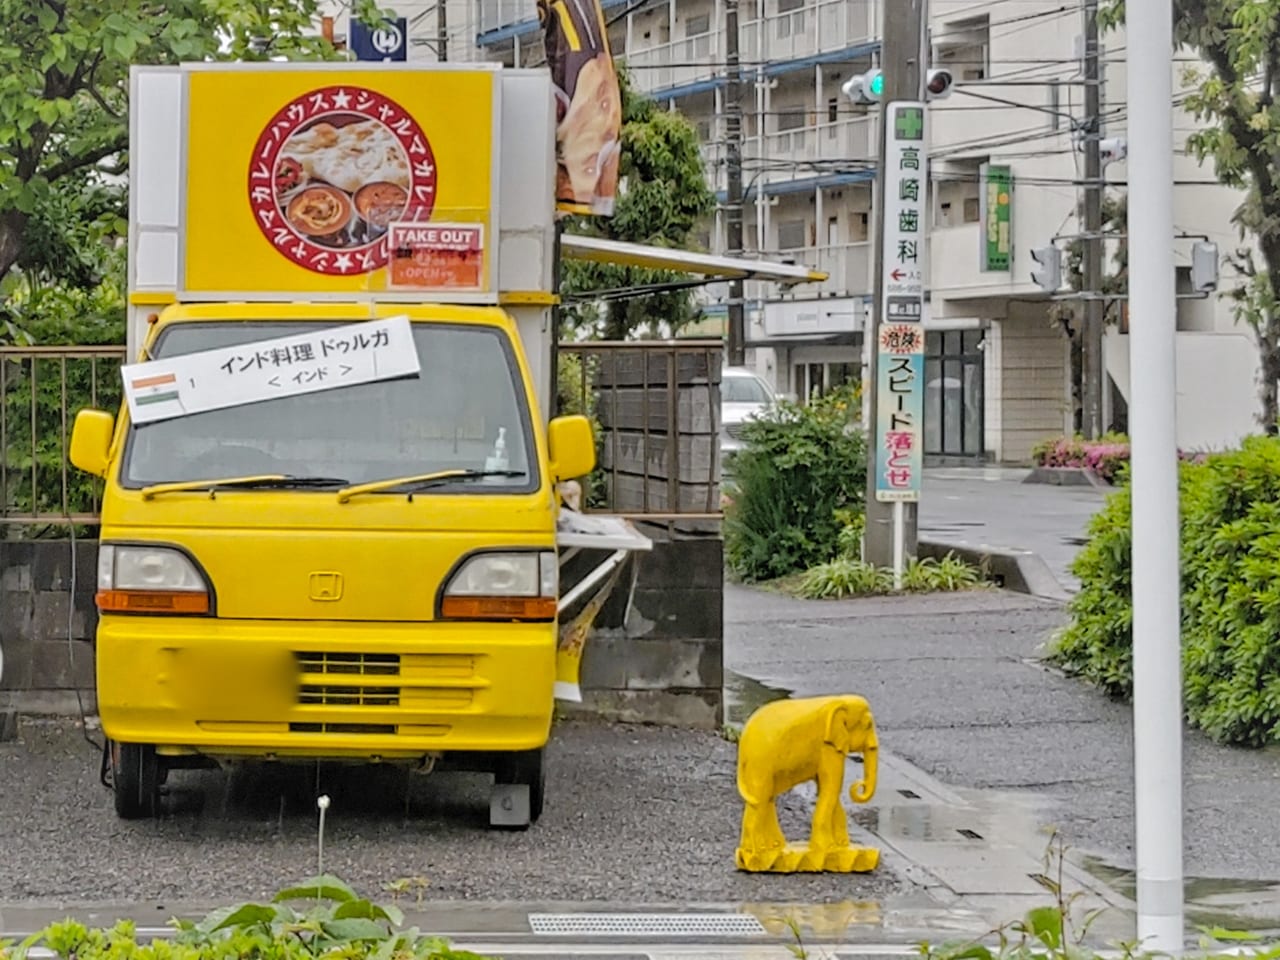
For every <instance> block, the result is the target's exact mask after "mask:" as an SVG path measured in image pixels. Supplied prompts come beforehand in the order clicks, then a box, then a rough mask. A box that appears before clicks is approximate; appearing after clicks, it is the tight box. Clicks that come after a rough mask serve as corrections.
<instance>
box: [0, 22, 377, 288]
mask: <svg viewBox="0 0 1280 960" xmlns="http://www.w3.org/2000/svg"><path fill="white" fill-rule="evenodd" d="M317 9H318V0H168V2H165V3H157V2H154V0H113V2H111V3H97V2H94V0H0V36H3V38H4V39H3V41H2V42H0V278H4V277H5V276H7V275H8V274H9V272H10V271H11V270H12V269H13V268H14V267H15V266H18V267H19V268H20V269H23V270H24V271H31V272H34V273H36V274H44V276H45V278H46V279H47V280H48V279H52V278H57V279H60V280H65V281H67V282H70V283H71V284H72V285H73V286H76V287H81V288H83V287H86V286H93V284H94V283H95V282H96V281H95V277H96V274H95V266H94V264H93V263H92V262H91V261H92V259H93V258H92V256H90V257H89V261H88V262H87V261H86V260H85V258H84V255H83V254H84V251H85V249H86V248H87V246H88V244H89V242H90V240H91V237H87V236H86V235H85V231H86V230H87V231H89V232H90V233H93V232H95V231H97V230H98V229H99V228H100V227H101V226H102V225H104V224H105V225H109V226H110V227H111V231H112V232H114V233H115V234H116V235H117V236H120V235H123V233H124V228H125V222H124V218H123V217H122V216H121V213H122V198H123V184H122V183H120V182H119V180H118V175H119V174H120V173H122V172H123V169H124V163H125V161H126V159H127V158H126V157H125V151H126V148H127V146H128V81H129V67H130V66H131V65H132V64H164V63H178V62H181V61H199V60H216V59H230V60H263V59H267V58H273V57H289V58H298V57H308V58H319V57H325V56H329V55H332V53H333V48H332V45H331V44H329V43H328V41H326V40H324V39H323V38H322V37H320V36H318V35H314V33H313V29H314V28H313V25H314V23H315V16H316V12H317ZM372 9H373V7H372V4H371V3H370V2H368V0H364V2H362V3H358V4H357V14H358V15H360V16H362V17H369V16H371V13H370V11H371V10H372ZM103 164H106V165H107V166H106V168H105V171H104V169H103V167H102V165H103ZM113 177H115V178H117V179H114V180H113Z"/></svg>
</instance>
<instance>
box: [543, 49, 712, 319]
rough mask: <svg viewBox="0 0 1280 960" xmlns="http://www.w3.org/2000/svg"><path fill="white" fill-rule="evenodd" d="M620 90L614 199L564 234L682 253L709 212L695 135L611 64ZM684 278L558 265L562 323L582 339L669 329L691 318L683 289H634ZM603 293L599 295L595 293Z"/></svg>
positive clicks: (687, 295)
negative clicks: (603, 213) (603, 211)
mask: <svg viewBox="0 0 1280 960" xmlns="http://www.w3.org/2000/svg"><path fill="white" fill-rule="evenodd" d="M619 82H620V84H621V87H622V158H621V163H620V166H619V178H620V187H621V185H625V186H624V187H621V189H620V190H619V194H620V195H619V197H618V199H617V203H616V204H615V207H614V213H613V216H612V217H575V218H572V219H571V220H570V221H569V222H567V223H566V224H565V229H566V232H567V233H574V234H584V235H588V236H596V237H604V238H606V239H609V240H624V241H628V242H631V243H645V244H653V245H655V246H664V247H673V248H684V249H688V247H689V243H690V237H691V236H692V234H693V232H694V231H695V230H696V229H697V228H698V226H699V225H700V224H701V223H702V222H703V220H704V219H705V218H706V217H707V216H708V215H709V214H710V213H711V212H712V211H713V210H714V209H715V195H714V194H713V193H712V192H711V190H710V188H708V186H707V181H706V174H705V171H704V169H703V163H702V154H701V152H700V150H699V148H698V133H697V130H696V129H695V128H694V126H693V124H692V123H690V122H689V121H688V120H687V119H686V118H685V117H684V116H683V115H682V114H680V113H676V112H672V111H670V110H666V109H663V108H662V107H660V106H658V104H656V103H654V101H652V100H650V99H649V98H648V97H646V96H644V95H643V94H641V93H637V92H636V91H635V90H634V89H633V87H632V86H631V83H630V82H629V78H628V76H627V73H626V70H625V69H624V68H623V67H622V66H621V65H619ZM686 279H688V278H686V277H684V276H682V275H681V274H677V273H671V272H668V271H664V270H650V269H645V268H641V267H622V266H617V265H614V264H600V263H589V262H566V263H565V264H564V265H563V272H562V274H561V294H562V296H563V297H564V298H565V301H566V303H567V304H568V306H566V308H565V310H564V311H563V316H564V319H565V324H566V326H567V327H569V328H570V330H573V331H576V332H577V333H579V334H580V335H581V334H585V335H593V334H594V335H598V336H601V337H603V338H604V339H606V340H623V339H626V338H628V337H630V336H632V335H634V334H636V333H638V332H649V333H656V332H658V331H659V330H661V329H664V328H665V329H668V330H670V331H672V332H676V331H679V330H680V329H681V328H682V327H685V326H687V325H688V324H689V323H690V322H691V321H693V320H694V319H695V318H696V316H697V313H696V310H695V308H694V304H693V299H692V296H691V294H690V292H689V290H688V289H675V290H666V291H662V292H652V293H641V292H636V293H623V292H624V291H641V290H644V289H645V288H648V287H653V286H656V285H661V284H670V283H673V282H675V283H679V282H681V281H682V280H686ZM602 293H603V294H604V295H603V296H601V294H602Z"/></svg>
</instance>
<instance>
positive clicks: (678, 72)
mask: <svg viewBox="0 0 1280 960" xmlns="http://www.w3.org/2000/svg"><path fill="white" fill-rule="evenodd" d="M723 49H724V37H723V34H722V32H720V31H716V30H711V31H708V32H707V33H700V34H696V35H695V36H692V37H683V38H681V39H679V40H672V41H671V42H670V43H661V44H658V45H657V46H652V47H639V46H638V45H633V46H632V48H631V49H629V50H628V51H627V53H626V58H625V59H626V63H627V66H628V67H629V68H630V70H631V76H632V78H633V79H634V81H635V84H636V87H637V89H639V90H642V91H644V92H646V93H648V92H650V91H653V90H666V89H669V88H671V87H680V86H684V85H685V84H689V83H696V82H698V81H699V80H708V79H710V78H711V77H713V76H715V75H716V74H717V73H718V72H719V71H720V70H722V69H723V68H724V63H723V59H724V56H723V53H722V51H723Z"/></svg>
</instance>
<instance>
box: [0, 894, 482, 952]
mask: <svg viewBox="0 0 1280 960" xmlns="http://www.w3.org/2000/svg"><path fill="white" fill-rule="evenodd" d="M300 902H306V903H309V904H311V906H310V907H309V908H307V909H305V910H303V909H298V908H296V907H294V906H290V904H291V903H297V904H299V905H301V904H300ZM403 922H404V917H403V915H402V914H401V913H400V910H399V909H398V908H397V907H395V906H394V905H392V904H385V905H381V906H380V905H378V904H376V903H372V902H370V901H369V900H365V899H363V898H361V897H359V896H358V895H357V894H356V893H355V892H354V891H353V890H352V889H351V888H350V887H348V886H347V885H346V884H345V883H343V882H342V881H341V880H339V879H338V878H336V877H329V876H322V877H312V878H311V879H309V880H305V881H303V883H301V884H300V885H299V886H298V887H296V888H294V889H291V890H282V891H281V892H280V893H278V894H276V896H275V899H274V900H273V901H272V902H271V903H269V904H260V903H244V904H238V905H236V906H231V907H224V908H222V909H220V910H215V911H214V912H212V913H210V914H209V915H208V916H206V917H205V918H204V919H203V920H201V921H199V922H196V923H193V922H191V921H189V920H175V921H173V922H172V925H173V926H174V927H175V928H176V935H175V936H174V937H173V938H172V939H171V940H159V939H157V940H153V941H151V942H150V943H146V944H144V943H142V942H140V941H139V940H138V937H137V933H136V929H135V927H134V924H133V923H132V922H130V921H127V920H122V921H120V922H118V923H117V924H115V926H113V927H111V928H110V929H107V930H101V929H98V930H94V929H89V928H87V927H85V926H84V925H83V924H81V923H78V922H76V921H73V920H65V921H62V922H60V923H54V924H51V925H49V926H48V927H46V928H45V929H43V930H41V931H40V932H38V933H36V934H35V935H34V936H31V937H28V938H27V939H26V940H24V941H23V942H22V943H20V944H17V945H16V948H15V949H13V950H12V951H8V950H6V948H5V945H4V943H3V942H0V960H4V958H7V957H9V956H10V955H11V956H12V957H13V960H20V958H22V957H25V956H26V955H27V953H28V951H30V950H31V949H32V948H37V947H38V948H42V949H43V950H47V951H49V952H50V953H52V954H53V955H54V956H56V957H59V958H63V960H237V958H242V957H263V958H266V957H270V958H273V960H315V958H317V957H327V958H333V960H339V958H340V960H366V958H368V960H372V958H375V957H377V958H384V957H397V958H404V960H486V958H485V957H482V956H480V955H479V954H476V953H469V952H467V951H465V950H455V949H454V948H453V947H451V946H450V945H449V943H448V941H446V940H443V939H440V938H438V937H428V936H425V935H424V934H422V933H421V932H420V931H419V930H418V929H417V928H416V927H410V928H407V929H404V928H402V924H403Z"/></svg>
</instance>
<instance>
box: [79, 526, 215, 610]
mask: <svg viewBox="0 0 1280 960" xmlns="http://www.w3.org/2000/svg"><path fill="white" fill-rule="evenodd" d="M96 600H97V604H98V609H99V610H101V611H102V612H104V613H167V614H201V613H208V612H209V608H210V603H209V585H208V584H207V583H206V582H205V579H204V575H203V574H202V573H201V572H200V570H199V569H197V567H196V565H195V564H194V563H193V562H192V561H191V558H190V557H188V556H187V555H186V554H184V553H183V552H182V551H181V550H176V549H174V548H173V547H161V546H146V545H142V544H112V543H104V544H101V545H100V546H99V547H98V594H97V597H96Z"/></svg>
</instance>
